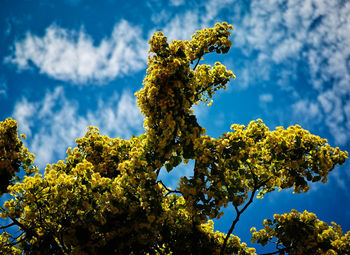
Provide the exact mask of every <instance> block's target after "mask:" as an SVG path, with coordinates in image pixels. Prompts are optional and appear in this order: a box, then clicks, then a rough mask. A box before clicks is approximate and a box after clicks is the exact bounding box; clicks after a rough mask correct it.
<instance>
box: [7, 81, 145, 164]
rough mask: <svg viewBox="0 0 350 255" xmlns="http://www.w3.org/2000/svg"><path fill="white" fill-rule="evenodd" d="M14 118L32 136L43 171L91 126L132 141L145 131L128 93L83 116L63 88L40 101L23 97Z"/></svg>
mask: <svg viewBox="0 0 350 255" xmlns="http://www.w3.org/2000/svg"><path fill="white" fill-rule="evenodd" d="M13 116H14V118H15V119H17V120H18V122H19V129H20V132H24V133H26V134H28V142H29V148H30V151H31V152H33V153H34V154H35V155H36V163H37V164H38V165H39V166H40V167H41V168H43V167H44V166H45V164H46V163H52V162H54V161H56V160H57V159H63V158H64V155H65V152H66V149H67V148H68V146H74V140H75V139H76V138H78V137H81V136H83V135H84V133H85V131H86V127H87V126H89V125H92V126H97V127H99V128H100V131H101V133H102V134H106V135H109V136H111V137H118V136H119V137H122V138H129V137H130V136H131V135H132V134H135V135H137V134H140V133H141V132H142V130H143V128H142V123H143V117H142V115H141V114H140V112H139V110H138V107H137V105H136V100H135V98H134V97H133V95H132V94H131V93H129V92H127V91H125V92H123V93H122V94H121V95H118V94H114V95H112V96H111V97H110V99H109V100H108V101H103V100H102V99H101V100H100V101H99V103H98V106H97V109H96V110H94V111H91V110H90V111H88V112H87V113H86V114H85V115H80V114H79V105H78V103H77V101H75V100H70V99H68V98H67V97H66V96H65V93H64V90H63V87H57V88H56V89H55V90H53V91H52V92H51V91H50V92H47V93H46V95H45V97H44V98H43V100H42V101H39V102H28V101H27V100H26V98H22V100H20V101H19V102H17V103H16V106H15V110H14V113H13ZM34 123H35V126H34ZM36 128H37V130H35V132H34V131H32V130H33V129H36ZM31 134H33V135H31Z"/></svg>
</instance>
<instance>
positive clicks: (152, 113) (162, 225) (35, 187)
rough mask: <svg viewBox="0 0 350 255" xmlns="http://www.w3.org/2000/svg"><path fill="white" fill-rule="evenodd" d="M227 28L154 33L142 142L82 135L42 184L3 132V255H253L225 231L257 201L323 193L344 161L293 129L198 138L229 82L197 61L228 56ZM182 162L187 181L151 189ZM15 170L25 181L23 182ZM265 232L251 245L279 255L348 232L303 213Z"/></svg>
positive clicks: (341, 240) (335, 246) (338, 249)
mask: <svg viewBox="0 0 350 255" xmlns="http://www.w3.org/2000/svg"><path fill="white" fill-rule="evenodd" d="M230 30H232V26H231V25H228V24H227V23H221V24H219V23H218V24H216V25H215V27H213V28H209V29H203V30H200V31H197V32H196V33H195V34H194V35H193V36H192V39H191V40H190V41H178V40H174V41H172V42H170V43H169V42H168V41H167V38H166V37H165V36H164V35H163V33H162V32H157V33H155V34H154V35H153V37H152V38H151V40H150V41H149V43H150V55H149V59H148V69H147V75H146V77H145V79H144V86H143V88H142V89H140V90H139V91H138V92H137V93H136V97H137V102H138V106H139V107H140V110H141V112H142V113H143V114H144V115H145V121H144V128H145V133H144V134H142V135H140V136H137V137H136V136H133V137H131V139H130V140H124V139H120V138H110V137H108V136H104V135H102V134H100V132H99V129H98V128H96V127H89V128H88V131H87V133H86V134H85V136H84V137H82V138H78V139H76V143H77V147H76V148H73V149H71V148H68V150H67V154H68V156H67V157H66V159H65V160H61V161H58V162H57V163H56V164H52V165H49V164H48V165H47V167H46V169H45V172H44V173H42V174H40V173H39V172H38V171H37V169H36V168H35V167H34V166H33V165H32V164H33V159H34V156H33V155H32V154H30V153H29V152H28V150H27V149H26V148H25V147H24V146H23V143H22V141H21V140H20V139H19V138H18V133H17V122H16V121H14V120H12V119H7V120H5V121H4V122H0V151H1V154H0V156H1V158H0V176H1V183H0V184H1V187H0V188H1V189H0V192H1V194H3V193H8V194H9V195H10V199H9V200H7V201H5V203H4V204H3V206H2V207H1V214H0V215H1V217H2V218H4V219H7V220H8V222H9V224H8V225H6V226H2V227H1V229H2V234H1V235H0V239H1V240H0V251H1V252H2V253H4V254H22V252H24V253H26V254H107V253H108V254H255V249H254V248H249V247H247V245H246V244H245V243H241V241H240V239H239V237H237V236H235V235H233V234H232V231H233V229H234V227H235V225H236V223H237V222H238V220H239V216H240V215H241V214H242V213H243V212H244V211H245V210H246V209H247V207H248V206H249V205H250V204H251V203H252V201H253V198H254V197H255V196H256V194H257V196H258V197H260V198H262V197H263V196H264V195H265V194H266V193H268V192H272V191H274V190H276V189H279V190H281V189H289V188H292V189H293V190H294V192H297V193H302V192H307V191H308V189H309V182H316V181H322V182H323V183H326V182H327V175H328V174H329V172H330V171H332V170H333V169H334V167H335V166H336V165H341V164H343V163H344V162H345V159H346V158H347V153H346V152H343V151H341V150H339V148H333V147H331V146H330V145H328V144H327V142H326V140H325V139H322V138H320V137H318V136H315V135H312V134H310V133H309V132H308V131H306V130H304V129H302V128H301V127H300V126H298V125H296V126H291V127H289V128H287V129H284V128H282V127H277V128H276V130H273V131H270V130H269V129H268V127H267V126H266V125H265V124H264V123H263V122H262V121H261V120H260V119H259V120H256V121H251V122H250V123H249V125H247V126H244V125H237V124H234V125H232V127H231V129H232V131H230V132H227V133H224V134H223V135H222V136H220V137H219V138H213V137H210V136H207V135H205V129H204V128H203V127H201V126H200V125H199V124H198V122H197V119H196V116H195V114H194V111H193V105H194V104H198V103H199V102H200V101H203V102H205V103H206V104H208V105H210V104H211V99H212V97H213V95H214V94H215V92H216V91H217V90H218V89H225V88H226V85H227V83H228V82H229V81H230V79H231V78H235V76H234V74H233V73H232V72H231V71H229V70H227V69H226V67H225V66H224V65H222V64H221V63H219V62H217V63H215V64H214V65H213V66H211V65H207V64H199V62H200V60H201V59H202V58H203V57H204V56H205V55H206V54H208V53H212V52H216V53H219V54H220V53H226V52H227V51H228V50H229V49H230V46H231V41H230V40H229V39H228V38H229V36H230ZM190 160H192V161H194V163H195V164H194V169H193V174H192V176H187V177H185V176H184V177H181V179H180V180H179V183H178V187H177V188H176V190H171V189H170V188H169V187H166V186H165V185H164V184H163V182H162V181H161V180H160V179H159V173H160V170H161V168H162V167H165V168H166V170H167V171H168V172H170V171H176V167H177V166H178V165H180V164H186V163H188V162H189V161H190ZM20 169H23V170H24V171H25V173H26V175H25V176H24V177H23V178H22V179H21V178H19V177H18V176H17V175H18V172H19V171H20ZM230 205H232V206H233V207H234V208H235V210H236V213H237V215H236V218H235V219H233V223H232V226H231V228H230V230H229V232H228V233H221V232H218V231H214V223H213V221H212V219H219V218H220V217H221V216H222V214H223V208H224V207H227V206H230ZM14 226H16V227H17V229H18V230H19V231H13V227H14ZM264 227H265V228H264V229H262V230H260V231H256V229H252V232H253V238H252V241H254V242H255V241H256V242H258V243H260V244H262V245H266V244H267V243H268V242H269V241H275V239H276V240H277V241H276V242H277V243H278V246H277V251H280V252H281V253H282V252H288V253H289V254H311V253H317V254H345V253H346V252H350V244H349V235H350V234H349V233H347V234H345V235H343V234H342V231H341V228H340V226H338V225H336V224H334V225H333V226H332V227H329V226H328V225H327V224H326V223H324V222H322V221H320V220H318V219H316V216H315V215H314V214H311V213H307V212H304V213H302V214H300V213H297V212H296V211H292V212H291V213H287V214H284V215H275V216H274V220H273V221H271V220H266V221H264ZM11 229H12V230H11ZM305 247H306V248H305ZM304 248H305V249H307V251H305V250H303V249H304ZM305 252H306V253H305ZM310 252H311V253H310Z"/></svg>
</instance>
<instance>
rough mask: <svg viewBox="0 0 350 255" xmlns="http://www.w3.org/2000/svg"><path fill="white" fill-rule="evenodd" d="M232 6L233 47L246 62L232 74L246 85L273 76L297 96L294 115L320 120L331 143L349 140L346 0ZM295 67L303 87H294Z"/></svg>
mask: <svg viewBox="0 0 350 255" xmlns="http://www.w3.org/2000/svg"><path fill="white" fill-rule="evenodd" d="M235 5H236V7H235V8H233V9H232V10H233V11H232V17H231V22H232V23H234V25H235V27H236V30H235V32H234V36H233V41H234V43H233V45H234V47H237V48H241V51H242V53H243V55H245V56H247V57H249V60H250V61H249V65H248V66H244V67H243V68H245V69H246V71H245V72H243V71H242V72H241V73H239V72H238V71H237V73H238V77H240V74H241V76H242V75H243V76H246V80H247V81H248V83H249V84H252V83H259V82H261V80H263V81H264V80H265V81H269V83H271V80H274V81H275V83H276V84H277V85H279V86H280V87H282V88H283V89H288V90H290V91H291V92H292V93H291V95H293V97H294V99H293V100H300V101H298V102H297V101H295V103H292V105H291V107H292V108H293V110H294V111H295V114H296V115H302V116H305V117H304V121H305V122H306V121H314V120H315V119H317V120H319V121H320V120H322V121H324V122H325V123H326V125H327V127H328V128H329V130H330V133H331V134H332V135H333V138H334V140H335V142H336V143H337V144H345V143H346V142H349V141H350V133H349V132H346V129H347V128H348V127H349V126H350V111H347V110H346V109H349V107H350V106H349V107H346V105H347V104H349V103H348V100H347V98H349V96H350V86H349V84H350V37H349V34H350V20H349V18H348V17H349V16H350V2H348V1H326V0H317V1H316V0H306V1H304V0H303V1H294V0H288V1H279V0H272V1H268V3H266V1H263V0H253V1H251V3H250V4H249V5H248V6H245V7H246V9H245V10H243V9H240V8H238V7H237V6H239V5H244V4H243V2H237V3H236V4H235ZM301 70H302V72H303V75H304V77H303V79H304V81H303V82H304V83H305V84H308V86H309V87H308V88H301V87H300V86H295V84H296V82H298V79H300V76H298V75H299V74H298V72H300V71H301ZM241 78H242V80H244V77H241ZM249 84H248V85H249ZM305 90H308V91H309V92H312V93H304V91H305ZM315 96H316V99H315ZM304 107H309V108H304ZM315 124H316V123H315ZM316 125H317V124H316Z"/></svg>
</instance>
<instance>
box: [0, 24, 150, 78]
mask: <svg viewBox="0 0 350 255" xmlns="http://www.w3.org/2000/svg"><path fill="white" fill-rule="evenodd" d="M147 47H148V45H147V41H146V40H144V39H143V37H142V31H141V29H140V28H138V27H136V26H133V25H131V24H130V23H128V22H127V21H124V20H123V21H121V22H119V23H118V24H116V25H115V26H114V29H113V32H112V34H111V36H110V37H109V38H105V39H103V40H101V42H100V43H99V44H98V45H96V44H95V43H94V40H93V38H92V37H91V36H90V35H88V34H86V33H85V32H84V30H83V29H81V30H80V31H73V30H67V29H64V28H61V27H58V26H57V25H51V26H50V27H48V28H47V29H46V32H45V34H44V35H43V36H42V37H40V36H37V35H33V34H32V33H31V32H28V33H27V34H26V36H25V38H24V39H23V40H19V41H17V42H15V44H14V47H13V52H12V54H11V55H10V56H8V57H7V58H6V59H5V62H8V63H12V64H14V65H16V66H17V68H18V70H19V71H22V70H25V69H30V68H32V67H36V68H38V70H39V71H40V73H43V74H46V75H48V76H49V77H52V78H54V79H57V80H61V81H68V82H72V83H76V84H86V83H92V82H94V83H99V84H102V83H105V82H107V81H110V80H113V79H114V78H116V77H118V76H123V75H126V74H128V73H130V72H135V71H139V70H141V69H142V68H144V67H145V61H146V55H147Z"/></svg>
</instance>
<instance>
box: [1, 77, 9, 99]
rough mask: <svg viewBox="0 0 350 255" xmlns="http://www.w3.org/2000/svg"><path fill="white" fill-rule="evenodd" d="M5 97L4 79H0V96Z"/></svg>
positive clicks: (5, 86)
mask: <svg viewBox="0 0 350 255" xmlns="http://www.w3.org/2000/svg"><path fill="white" fill-rule="evenodd" d="M1 96H2V97H7V85H6V82H5V80H1V79H0V97H1Z"/></svg>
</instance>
